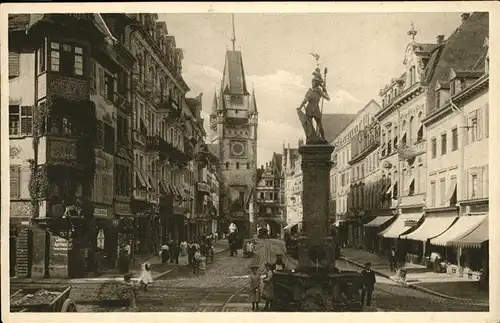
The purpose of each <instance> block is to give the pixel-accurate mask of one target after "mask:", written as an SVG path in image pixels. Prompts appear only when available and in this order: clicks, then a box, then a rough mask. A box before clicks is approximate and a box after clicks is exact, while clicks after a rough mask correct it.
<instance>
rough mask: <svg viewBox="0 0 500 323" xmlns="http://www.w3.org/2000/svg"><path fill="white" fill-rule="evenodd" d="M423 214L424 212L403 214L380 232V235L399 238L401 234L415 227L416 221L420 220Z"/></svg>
mask: <svg viewBox="0 0 500 323" xmlns="http://www.w3.org/2000/svg"><path fill="white" fill-rule="evenodd" d="M423 215H424V214H423V213H406V214H401V215H400V216H399V217H398V218H397V219H396V221H394V223H393V224H391V226H390V227H388V228H387V229H385V230H384V231H382V232H380V233H379V235H380V236H383V237H384V238H392V239H397V238H399V236H400V235H402V234H403V233H405V232H406V231H408V230H410V229H411V228H413V227H414V225H415V222H418V221H419V220H420V219H421V218H422V216H423Z"/></svg>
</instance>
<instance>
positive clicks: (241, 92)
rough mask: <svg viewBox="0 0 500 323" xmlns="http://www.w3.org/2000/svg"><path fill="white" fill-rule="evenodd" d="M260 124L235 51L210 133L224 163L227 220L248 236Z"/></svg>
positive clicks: (229, 54) (229, 53) (227, 64)
mask: <svg viewBox="0 0 500 323" xmlns="http://www.w3.org/2000/svg"><path fill="white" fill-rule="evenodd" d="M257 125H258V111H257V102H256V99H255V93H254V92H252V93H251V94H250V92H248V89H247V84H246V79H245V72H244V69H243V59H242V54H241V52H240V51H237V50H235V49H234V48H233V50H228V51H227V52H226V61H225V65H224V73H223V77H222V83H221V87H220V90H219V92H218V93H215V94H214V101H213V106H212V113H211V114H210V128H211V129H210V133H211V143H212V144H215V145H216V147H217V150H218V158H219V161H220V163H221V167H220V168H221V182H222V183H223V185H224V186H225V187H224V188H223V191H224V192H225V194H224V196H225V198H226V199H227V204H228V205H227V212H229V214H227V216H226V217H227V219H228V220H229V221H231V222H233V223H235V224H236V225H237V227H238V230H239V231H240V232H243V233H246V234H249V231H250V230H251V229H250V218H249V212H248V207H249V203H250V201H251V200H252V197H253V196H254V193H255V186H256V181H257ZM252 203H253V202H252Z"/></svg>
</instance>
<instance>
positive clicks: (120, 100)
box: [113, 92, 132, 114]
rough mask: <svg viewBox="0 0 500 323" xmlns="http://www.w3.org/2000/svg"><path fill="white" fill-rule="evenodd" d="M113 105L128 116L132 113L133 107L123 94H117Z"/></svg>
mask: <svg viewBox="0 0 500 323" xmlns="http://www.w3.org/2000/svg"><path fill="white" fill-rule="evenodd" d="M113 103H114V104H115V106H116V107H117V108H119V109H121V110H122V111H123V112H125V113H127V114H131V113H132V105H131V104H130V102H129V101H128V98H127V97H126V96H125V95H124V94H121V93H118V92H115V95H114V100H113Z"/></svg>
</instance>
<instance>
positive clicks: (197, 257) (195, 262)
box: [193, 248, 201, 275]
mask: <svg viewBox="0 0 500 323" xmlns="http://www.w3.org/2000/svg"><path fill="white" fill-rule="evenodd" d="M200 262H201V252H200V249H199V248H196V251H195V253H194V256H193V274H194V275H198V274H199V273H200Z"/></svg>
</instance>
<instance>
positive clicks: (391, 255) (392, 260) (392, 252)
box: [389, 246, 397, 272]
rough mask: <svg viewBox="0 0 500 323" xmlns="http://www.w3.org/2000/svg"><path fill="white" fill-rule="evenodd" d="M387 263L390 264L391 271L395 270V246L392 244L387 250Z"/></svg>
mask: <svg viewBox="0 0 500 323" xmlns="http://www.w3.org/2000/svg"><path fill="white" fill-rule="evenodd" d="M389 263H390V266H391V271H394V272H395V271H396V270H397V259H396V248H395V247H394V246H392V247H391V249H390V250H389Z"/></svg>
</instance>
